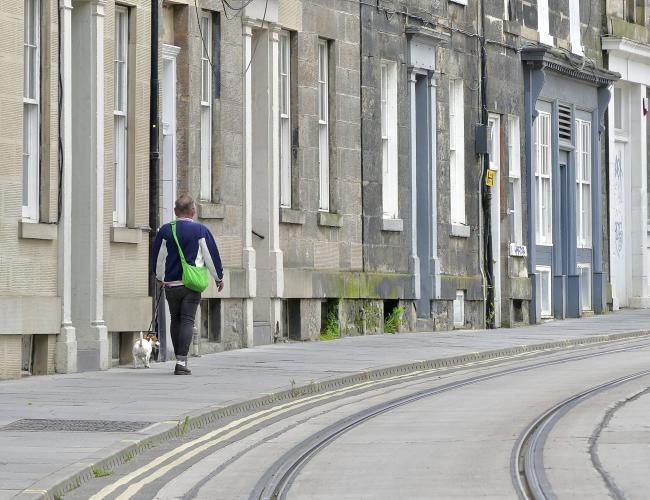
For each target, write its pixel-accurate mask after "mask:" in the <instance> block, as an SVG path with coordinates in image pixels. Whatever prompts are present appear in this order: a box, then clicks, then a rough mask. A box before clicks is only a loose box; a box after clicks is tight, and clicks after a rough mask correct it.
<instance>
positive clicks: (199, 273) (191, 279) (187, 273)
mask: <svg viewBox="0 0 650 500" xmlns="http://www.w3.org/2000/svg"><path fill="white" fill-rule="evenodd" d="M169 224H170V225H171V226H172V234H173V235H174V241H175V242H176V247H177V248H178V255H179V256H180V258H181V266H183V285H185V286H186V287H187V288H189V289H190V290H194V291H195V292H199V293H201V292H203V291H205V289H206V288H208V284H209V283H210V275H209V274H208V268H207V267H196V266H193V265H191V264H188V263H187V261H186V260H185V254H184V253H183V249H182V248H181V244H180V243H179V242H178V237H177V236H176V221H172V222H170V223H169Z"/></svg>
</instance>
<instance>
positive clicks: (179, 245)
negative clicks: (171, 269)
mask: <svg viewBox="0 0 650 500" xmlns="http://www.w3.org/2000/svg"><path fill="white" fill-rule="evenodd" d="M169 225H170V226H171V227H172V235H173V236H174V241H175V242H176V247H177V248H178V255H180V257H181V262H182V263H183V264H185V265H187V261H186V260H185V254H184V253H183V249H182V248H181V244H180V243H179V242H178V237H177V236H176V221H175V220H173V221H171V222H170V223H169Z"/></svg>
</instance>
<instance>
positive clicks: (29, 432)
mask: <svg viewBox="0 0 650 500" xmlns="http://www.w3.org/2000/svg"><path fill="white" fill-rule="evenodd" d="M642 335H650V310H631V311H621V312H616V313H611V314H607V315H604V316H593V317H586V318H582V319H575V320H564V321H551V322H549V323H546V324H543V325H537V326H530V327H523V328H512V329H499V330H472V331H467V330H463V331H458V330H457V331H454V332H436V333H400V334H397V335H381V336H366V337H348V338H344V339H341V340H336V341H329V342H308V343H283V344H275V345H269V346H261V347H255V348H252V349H241V350H236V351H228V352H223V353H219V354H212V355H207V356H203V357H199V358H192V359H191V360H190V367H191V369H192V376H190V377H178V376H173V375H172V371H173V366H174V363H173V362H168V363H154V364H152V368H151V369H148V370H147V369H133V368H130V367H122V368H115V369H112V370H109V371H106V372H86V373H77V374H70V375H52V376H42V377H29V378H24V379H22V380H11V381H3V382H0V499H5V498H14V497H17V498H21V499H23V498H25V499H26V498H59V497H60V495H61V493H62V492H64V491H67V490H69V489H71V488H74V487H75V486H78V485H79V484H81V482H84V481H85V480H87V479H89V478H90V477H92V475H93V472H92V471H93V469H110V468H112V467H114V466H116V465H118V464H120V463H123V462H125V461H127V460H129V459H130V457H132V456H133V454H135V453H137V452H138V450H140V449H142V448H145V447H148V446H151V445H154V444H156V443H158V442H162V441H164V440H166V439H169V438H171V437H173V436H176V435H178V433H179V431H182V430H185V429H187V428H194V427H199V426H202V425H205V424H206V423H208V422H212V421H214V420H218V419H220V418H223V417H227V416H229V415H232V414H235V413H243V412H247V411H252V410H254V409H256V408H259V407H260V406H263V405H265V404H272V403H274V402H279V401H283V400H288V399H291V398H295V397H299V396H302V395H305V394H309V393H315V392H320V391H324V390H328V389H332V388H335V387H342V386H344V385H349V384H352V383H357V382H359V381H362V380H368V379H380V378H383V377H389V376H392V375H395V374H399V373H406V372H409V371H416V370H420V369H423V368H435V367H440V366H454V365H461V364H465V363H468V362H472V361H478V360H486V359H498V358H499V357H505V356H511V355H514V354H519V353H523V352H530V351H538V350H544V349H552V348H562V347H571V346H578V345H583V344H590V343H594V342H606V341H614V340H619V339H623V338H633V337H636V336H642Z"/></svg>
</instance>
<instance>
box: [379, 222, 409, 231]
mask: <svg viewBox="0 0 650 500" xmlns="http://www.w3.org/2000/svg"><path fill="white" fill-rule="evenodd" d="M381 230H382V231H390V232H394V233H401V232H402V231H404V221H403V220H402V219H382V220H381Z"/></svg>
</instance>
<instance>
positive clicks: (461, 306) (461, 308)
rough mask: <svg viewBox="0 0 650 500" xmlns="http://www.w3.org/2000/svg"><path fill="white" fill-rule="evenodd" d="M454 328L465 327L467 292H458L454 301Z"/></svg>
mask: <svg viewBox="0 0 650 500" xmlns="http://www.w3.org/2000/svg"><path fill="white" fill-rule="evenodd" d="M453 305H454V326H460V327H463V326H465V291H464V290H456V299H455V300H454V304H453Z"/></svg>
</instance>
